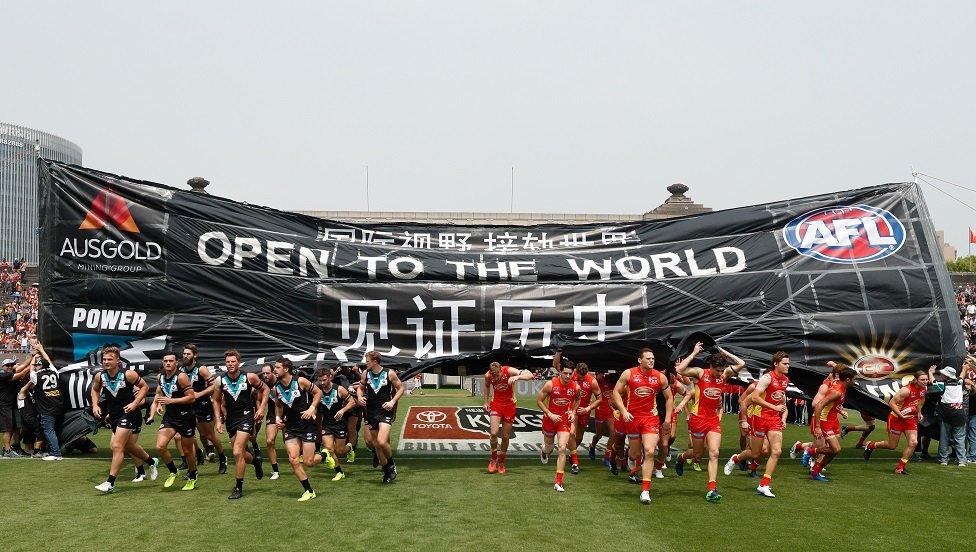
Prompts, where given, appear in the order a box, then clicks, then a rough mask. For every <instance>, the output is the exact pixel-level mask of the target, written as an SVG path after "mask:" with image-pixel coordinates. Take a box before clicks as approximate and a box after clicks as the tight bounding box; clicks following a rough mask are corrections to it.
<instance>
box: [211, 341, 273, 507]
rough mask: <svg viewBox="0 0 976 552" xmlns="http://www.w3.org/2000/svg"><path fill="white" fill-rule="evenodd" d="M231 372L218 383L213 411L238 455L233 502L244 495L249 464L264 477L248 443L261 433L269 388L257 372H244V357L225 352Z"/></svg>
mask: <svg viewBox="0 0 976 552" xmlns="http://www.w3.org/2000/svg"><path fill="white" fill-rule="evenodd" d="M224 365H225V366H227V373H226V374H224V375H222V376H220V377H219V378H217V379H216V380H214V382H213V384H212V388H213V393H212V396H213V403H212V404H211V408H212V409H213V416H214V419H215V420H217V425H216V428H215V429H216V430H217V433H223V432H224V428H226V429H227V435H228V436H229V437H230V443H231V450H232V451H233V454H234V474H235V476H236V478H237V481H236V484H235V485H234V490H233V491H231V493H230V496H228V497H227V498H228V499H229V500H237V499H239V498H241V497H242V496H244V471H245V468H246V466H247V464H248V463H250V464H252V465H253V466H254V476H255V477H257V478H258V479H261V478H262V477H264V467H263V465H262V460H261V456H260V455H256V454H251V453H250V452H249V451H248V450H247V443H248V441H250V439H251V436H253V435H254V433H255V432H256V431H257V427H258V424H260V423H261V420H262V419H263V418H264V415H265V411H266V410H267V408H268V387H267V386H266V385H265V384H264V382H263V381H261V378H260V377H259V376H258V375H257V374H254V373H247V374H244V373H242V372H241V354H240V353H239V352H237V351H236V350H234V349H231V350H229V351H227V352H225V353H224Z"/></svg>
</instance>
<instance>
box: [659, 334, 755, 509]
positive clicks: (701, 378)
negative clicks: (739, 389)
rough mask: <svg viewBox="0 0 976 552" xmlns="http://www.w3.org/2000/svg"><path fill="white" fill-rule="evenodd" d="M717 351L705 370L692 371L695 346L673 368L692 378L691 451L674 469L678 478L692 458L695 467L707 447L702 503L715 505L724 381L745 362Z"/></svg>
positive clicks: (719, 497)
mask: <svg viewBox="0 0 976 552" xmlns="http://www.w3.org/2000/svg"><path fill="white" fill-rule="evenodd" d="M717 349H718V350H717V351H716V352H714V353H712V354H710V355H708V359H707V360H706V361H705V364H706V365H707V368H695V367H692V366H691V361H692V360H694V358H695V356H696V355H697V354H698V353H700V352H701V351H702V344H701V343H695V347H694V348H693V349H692V350H691V354H690V355H688V356H687V357H685V358H684V359H682V360H681V362H679V363H678V366H677V367H676V369H677V371H678V374H679V375H682V376H685V377H688V378H691V380H692V384H691V386H690V389H689V394H690V395H691V396H692V402H691V406H689V407H688V433H690V434H691V448H690V449H688V450H686V451H684V452H682V453H681V454H679V455H678V460H677V462H676V463H675V465H674V472H675V473H676V474H677V475H679V476H680V475H682V474H683V473H684V464H685V458H687V457H691V458H692V459H693V460H694V461H695V463H698V462H700V461H701V457H702V452H703V450H704V449H705V446H706V445H707V446H708V491H707V492H706V493H705V500H707V501H709V502H718V501H720V500H722V495H720V494H718V453H719V449H720V448H721V446H722V417H721V416H722V392H723V391H724V389H725V380H726V379H727V378H731V377H733V376H735V375H736V374H738V373H739V370H742V368H743V367H744V366H745V365H746V363H745V361H743V360H742V359H741V358H739V357H737V356H735V355H733V354H732V353H730V352H728V351H726V350H725V349H723V348H721V347H718V348H717Z"/></svg>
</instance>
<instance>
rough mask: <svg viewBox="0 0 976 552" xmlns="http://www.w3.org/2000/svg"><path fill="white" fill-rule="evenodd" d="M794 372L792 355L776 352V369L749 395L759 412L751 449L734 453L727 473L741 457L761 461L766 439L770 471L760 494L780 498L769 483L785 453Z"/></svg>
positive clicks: (774, 362)
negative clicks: (788, 397) (791, 373)
mask: <svg viewBox="0 0 976 552" xmlns="http://www.w3.org/2000/svg"><path fill="white" fill-rule="evenodd" d="M789 371H790V357H789V355H787V354H786V353H784V352H783V351H777V352H775V353H773V358H772V369H771V370H770V371H768V372H766V373H765V374H763V375H762V377H760V378H759V381H758V382H757V383H756V389H755V390H754V391H753V392H752V394H751V395H750V396H749V403H750V404H751V405H752V408H753V411H755V410H756V409H757V408H758V409H759V413H758V414H755V415H754V416H753V421H752V438H751V439H750V443H749V445H750V446H749V449H747V450H743V451H742V452H740V453H739V454H733V455H732V458H729V461H728V462H727V463H726V464H725V474H726V475H728V474H730V473H732V468H733V467H734V466H735V464H736V463H737V462H739V461H740V460H753V461H754V462H758V460H759V458H760V455H761V454H762V450H763V441H764V440H768V441H769V458H768V459H767V460H766V471H765V472H764V473H763V476H762V479H761V480H760V482H759V486H758V487H756V494H758V495H761V496H765V497H769V498H776V495H774V494H773V491H772V490H771V489H770V488H769V483H770V481H771V480H772V478H773V472H774V471H776V464H777V463H778V462H779V456H780V454H782V452H783V427H784V426H785V424H786V422H785V418H786V388H787V386H788V385H789V383H790V378H788V377H787V375H786V374H787V373H788V372H789Z"/></svg>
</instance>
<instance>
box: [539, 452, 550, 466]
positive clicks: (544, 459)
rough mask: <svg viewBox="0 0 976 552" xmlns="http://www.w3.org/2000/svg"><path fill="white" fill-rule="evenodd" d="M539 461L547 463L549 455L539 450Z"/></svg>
mask: <svg viewBox="0 0 976 552" xmlns="http://www.w3.org/2000/svg"><path fill="white" fill-rule="evenodd" d="M539 461H540V462H542V463H543V464H548V463H549V455H548V454H546V452H545V451H544V450H540V451H539Z"/></svg>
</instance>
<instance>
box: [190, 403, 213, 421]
mask: <svg viewBox="0 0 976 552" xmlns="http://www.w3.org/2000/svg"><path fill="white" fill-rule="evenodd" d="M193 415H194V416H195V417H196V419H197V423H198V424H203V423H209V422H212V421H214V415H213V403H211V402H210V401H206V403H203V402H198V403H193Z"/></svg>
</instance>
